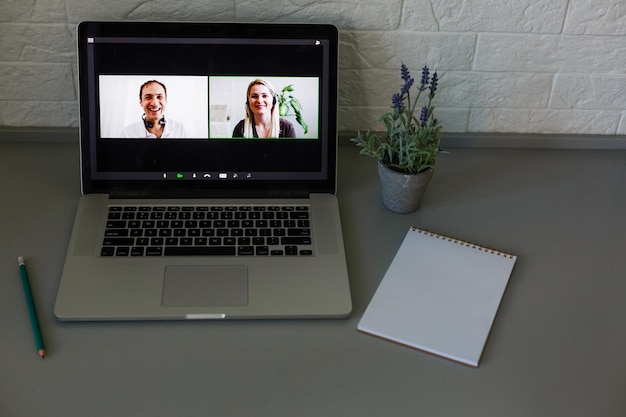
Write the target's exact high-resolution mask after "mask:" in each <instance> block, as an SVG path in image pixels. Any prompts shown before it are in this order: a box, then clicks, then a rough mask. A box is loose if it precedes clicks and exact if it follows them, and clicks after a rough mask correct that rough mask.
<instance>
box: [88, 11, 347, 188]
mask: <svg viewBox="0 0 626 417" xmlns="http://www.w3.org/2000/svg"><path fill="white" fill-rule="evenodd" d="M77 32H78V36H77V40H78V59H79V62H78V69H79V91H80V96H79V106H80V144H81V171H82V172H81V179H82V191H83V193H84V194H90V193H109V194H111V195H120V196H122V197H123V196H128V195H130V196H146V197H152V196H158V197H168V196H173V197H198V198H202V197H231V196H232V197H241V196H253V197H257V196H258V197H263V196H283V195H284V196H293V195H301V196H306V195H308V194H309V193H334V192H335V190H336V164H337V162H336V157H337V120H336V119H337V116H336V115H337V65H338V58H337V52H338V32H337V28H336V27H335V26H333V25H326V24H274V23H271V24H257V23H254V24H252V23H186V22H185V23H173V22H166V23H162V22H159V23H157V22H83V23H81V24H79V26H78V31H77ZM93 38H138V39H139V38H157V39H172V38H190V39H191V38H195V39H201V38H211V39H245V38H250V39H257V38H264V39H323V40H324V42H325V45H326V46H327V48H328V54H327V56H328V62H327V67H326V68H324V74H323V77H324V79H323V82H324V88H323V92H322V94H324V95H326V96H325V97H323V98H324V103H325V104H324V106H323V108H320V112H321V113H320V117H321V118H324V123H323V124H320V125H323V126H324V128H323V131H320V132H319V141H320V144H321V146H323V149H324V150H323V152H322V154H321V155H320V158H323V159H324V164H323V172H320V173H319V175H317V177H316V178H313V179H310V178H301V179H295V180H290V179H268V180H265V179H256V180H253V181H247V180H245V179H241V178H238V179H237V180H235V179H233V178H228V179H227V180H225V181H219V180H213V181H203V180H190V179H189V178H185V179H184V180H181V179H178V178H163V179H158V180H155V179H119V178H114V179H108V178H105V179H103V178H101V177H100V178H99V177H97V176H94V175H92V174H93V173H94V172H95V171H97V167H95V166H94V165H95V164H94V161H95V153H94V152H95V148H94V145H95V144H96V141H97V140H101V138H99V137H98V138H94V134H93V126H94V123H96V120H94V118H97V117H99V115H98V112H97V110H96V109H95V108H94V106H96V105H97V103H94V100H93V97H90V96H89V94H86V92H87V91H88V90H89V88H92V89H93V85H91V86H90V85H89V84H90V83H93V77H94V74H93V73H90V71H89V59H90V57H89V49H88V42H90V39H93ZM96 75H97V74H96ZM320 107H322V106H320ZM322 112H323V114H322Z"/></svg>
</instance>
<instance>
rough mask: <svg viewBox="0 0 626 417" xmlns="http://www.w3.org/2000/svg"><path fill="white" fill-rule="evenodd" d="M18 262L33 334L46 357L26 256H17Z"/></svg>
mask: <svg viewBox="0 0 626 417" xmlns="http://www.w3.org/2000/svg"><path fill="white" fill-rule="evenodd" d="M17 264H18V265H19V268H20V276H21V277H22V286H23V287H24V295H25V296H26V306H27V307H28V314H29V315H30V325H31V326H32V328H33V334H34V335H35V346H37V351H38V353H39V356H41V357H42V358H45V357H46V348H45V346H44V344H43V337H41V328H40V327H39V320H38V319H37V309H36V308H35V301H34V300H33V292H32V291H31V289H30V282H29V280H28V272H27V271H26V265H25V264H24V258H22V257H21V256H20V257H19V258H17Z"/></svg>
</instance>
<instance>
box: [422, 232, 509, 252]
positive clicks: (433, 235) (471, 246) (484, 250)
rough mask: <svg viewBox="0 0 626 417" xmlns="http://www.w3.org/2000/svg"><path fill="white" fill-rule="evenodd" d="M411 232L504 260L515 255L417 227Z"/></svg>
mask: <svg viewBox="0 0 626 417" xmlns="http://www.w3.org/2000/svg"><path fill="white" fill-rule="evenodd" d="M411 230H413V231H414V232H418V233H421V234H423V235H427V236H431V237H435V238H437V239H442V240H446V241H448V242H453V243H456V244H459V245H463V246H467V247H468V248H472V249H478V250H479V251H483V252H486V253H491V254H494V255H498V256H503V257H505V258H510V259H514V258H515V255H512V254H510V253H506V252H502V251H499V250H495V249H492V248H488V247H485V246H480V245H477V244H475V243H471V242H466V241H464V240H460V239H456V238H453V237H450V236H446V235H442V234H438V233H433V232H429V231H428V230H424V229H420V228H419V227H416V226H413V227H412V228H411Z"/></svg>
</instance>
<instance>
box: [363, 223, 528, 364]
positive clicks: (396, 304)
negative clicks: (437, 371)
mask: <svg viewBox="0 0 626 417" xmlns="http://www.w3.org/2000/svg"><path fill="white" fill-rule="evenodd" d="M516 260H517V257H516V256H515V255H511V254H509V253H506V252H502V251H497V250H494V249H491V248H486V247H484V246H480V245H477V244H474V243H470V242H465V241H463V240H459V239H455V238H451V237H448V236H444V235H440V234H437V233H432V232H429V231H426V230H422V229H419V228H416V227H412V228H411V229H409V231H408V233H407V235H406V237H405V238H404V241H403V242H402V244H401V245H400V248H399V249H398V252H397V253H396V256H395V257H394V259H393V261H392V262H391V264H390V266H389V268H388V269H387V272H386V273H385V276H384V277H383V279H382V280H381V283H380V285H379V287H378V289H377V290H376V292H375V293H374V296H373V297H372V300H371V301H370V304H369V305H368V307H367V309H366V310H365V313H364V314H363V317H362V318H361V320H360V321H359V324H358V327H357V328H358V330H359V331H361V332H364V333H369V334H371V335H374V336H378V337H380V338H383V339H387V340H390V341H393V342H396V343H399V344H403V345H407V346H409V347H412V348H415V349H419V350H423V351H426V352H429V353H432V354H435V355H438V356H441V357H445V358H448V359H451V360H454V361H457V362H461V363H464V364H467V365H470V366H475V367H477V366H478V364H479V362H480V358H481V356H482V352H483V349H484V346H485V343H486V341H487V337H488V336H489V332H490V330H491V326H492V324H493V321H494V319H495V316H496V313H497V311H498V307H499V305H500V300H501V299H502V296H503V294H504V291H505V289H506V286H507V283H508V281H509V277H510V275H511V272H512V271H513V266H514V264H515V261H516Z"/></svg>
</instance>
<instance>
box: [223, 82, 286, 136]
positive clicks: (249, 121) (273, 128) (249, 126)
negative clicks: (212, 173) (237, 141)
mask: <svg viewBox="0 0 626 417" xmlns="http://www.w3.org/2000/svg"><path fill="white" fill-rule="evenodd" d="M233 137H234V138H295V137H296V131H295V129H294V127H293V125H292V124H291V122H289V121H287V120H285V119H283V118H281V117H280V116H279V111H278V106H277V105H276V93H275V92H274V87H273V86H272V85H271V84H270V83H269V82H268V81H265V80H260V79H256V80H254V81H252V82H251V83H250V84H249V85H248V90H247V92H246V117H245V119H243V120H241V121H240V122H239V123H237V126H235V129H234V130H233Z"/></svg>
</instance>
